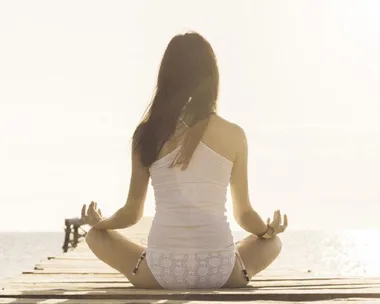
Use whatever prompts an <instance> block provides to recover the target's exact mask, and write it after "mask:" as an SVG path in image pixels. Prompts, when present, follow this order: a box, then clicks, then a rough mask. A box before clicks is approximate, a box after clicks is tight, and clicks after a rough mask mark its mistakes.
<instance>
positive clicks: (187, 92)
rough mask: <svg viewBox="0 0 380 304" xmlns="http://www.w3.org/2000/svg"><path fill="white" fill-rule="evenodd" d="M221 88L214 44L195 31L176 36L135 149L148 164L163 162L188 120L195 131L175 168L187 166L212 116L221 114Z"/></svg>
mask: <svg viewBox="0 0 380 304" xmlns="http://www.w3.org/2000/svg"><path fill="white" fill-rule="evenodd" d="M218 90H219V71H218V66H217V62H216V58H215V54H214V51H213V49H212V47H211V45H210V43H209V42H208V41H207V40H206V39H205V38H203V37H202V36H201V35H200V34H198V33H195V32H190V33H186V34H183V35H177V36H175V37H174V38H172V39H171V41H170V42H169V44H168V46H167V48H166V51H165V53H164V56H163V58H162V61H161V65H160V69H159V73H158V79H157V85H156V89H155V94H154V97H153V100H152V102H151V103H150V105H149V106H148V109H147V111H146V112H145V115H144V117H143V119H142V122H141V123H140V124H139V125H138V126H137V128H136V130H135V132H134V134H133V149H135V150H137V151H138V153H139V155H140V159H141V161H142V163H143V165H144V166H147V167H150V166H151V165H152V163H153V162H155V161H156V160H157V157H158V155H159V153H160V151H161V149H162V147H163V146H164V144H165V143H166V141H168V140H169V139H170V138H171V137H172V136H173V134H174V132H175V130H176V127H177V123H178V120H179V118H180V117H184V118H185V121H186V124H187V125H188V127H189V128H188V130H187V131H186V134H185V138H184V144H183V145H182V146H181V150H180V151H179V154H178V155H177V157H176V161H175V164H174V163H173V164H172V165H182V168H186V167H187V165H188V163H189V161H190V159H191V156H192V155H193V153H194V150H195V148H196V147H197V145H198V144H199V141H200V140H201V138H202V136H203V134H204V132H205V130H206V128H207V125H208V122H209V117H210V115H211V114H213V113H215V112H216V110H217V103H216V100H217V98H218ZM189 101H190V102H189Z"/></svg>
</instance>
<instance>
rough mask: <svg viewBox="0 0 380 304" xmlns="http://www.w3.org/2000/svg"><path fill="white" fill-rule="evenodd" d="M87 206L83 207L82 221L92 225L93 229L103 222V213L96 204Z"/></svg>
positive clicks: (92, 203)
mask: <svg viewBox="0 0 380 304" xmlns="http://www.w3.org/2000/svg"><path fill="white" fill-rule="evenodd" d="M86 209H87V206H86V204H84V205H83V207H82V221H83V223H85V224H87V225H90V226H91V227H93V226H95V225H96V224H97V223H99V222H100V221H101V220H103V216H102V211H101V210H100V209H99V208H98V204H97V203H96V202H93V201H92V202H91V203H90V205H89V206H88V209H87V210H86Z"/></svg>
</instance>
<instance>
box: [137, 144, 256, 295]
mask: <svg viewBox="0 0 380 304" xmlns="http://www.w3.org/2000/svg"><path fill="white" fill-rule="evenodd" d="M179 150H180V147H178V148H177V149H175V150H174V151H172V152H171V153H169V154H168V155H166V156H164V157H162V158H160V159H159V160H157V161H155V162H154V163H153V164H152V166H151V167H150V168H149V171H150V175H151V178H152V186H153V189H154V195H155V200H156V214H155V217H154V219H153V222H152V227H151V229H150V232H149V235H148V247H147V249H146V250H145V251H144V252H143V253H142V254H141V256H140V258H139V260H138V262H137V265H136V267H135V269H134V270H133V274H136V273H137V270H138V267H139V264H140V262H141V261H142V260H143V259H144V258H146V261H147V265H148V267H149V269H150V271H151V272H152V274H153V276H154V277H155V279H156V280H157V282H158V283H159V284H160V285H161V286H162V287H163V288H170V289H178V288H184V289H187V288H220V287H223V286H224V284H225V283H226V282H227V280H228V278H229V277H230V274H231V272H232V270H233V268H234V266H235V261H236V257H237V258H238V259H239V261H240V264H241V267H242V271H243V275H244V276H245V278H246V280H247V281H249V277H248V274H247V271H246V269H245V267H244V264H243V261H242V260H241V257H240V255H239V252H238V251H237V249H236V248H235V245H234V241H233V236H232V232H231V229H230V227H229V223H228V221H227V217H226V215H225V213H226V206H225V204H226V195H227V187H228V185H229V182H230V178H231V171H232V166H233V163H232V162H231V161H230V160H228V159H226V158H225V157H223V156H222V155H220V154H218V153H216V152H215V151H214V150H212V149H211V148H209V147H208V146H207V145H206V144H204V143H202V142H200V143H199V145H198V146H197V148H196V149H195V151H194V154H193V155H192V157H191V160H190V163H189V165H188V167H187V168H186V169H185V170H181V168H180V167H170V165H171V164H172V162H173V160H174V159H175V157H176V156H177V154H178V152H179Z"/></svg>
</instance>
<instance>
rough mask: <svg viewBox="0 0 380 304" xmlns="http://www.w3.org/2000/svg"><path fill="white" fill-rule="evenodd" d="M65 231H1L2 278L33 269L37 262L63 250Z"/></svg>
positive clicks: (0, 256) (0, 265)
mask: <svg viewBox="0 0 380 304" xmlns="http://www.w3.org/2000/svg"><path fill="white" fill-rule="evenodd" d="M63 240H64V233H63V232H43V233H40V232H30V233H29V232H27V233H24V232H0V279H3V278H7V277H13V276H16V275H19V274H21V272H22V271H26V270H33V267H34V265H35V264H36V263H39V262H40V261H41V260H45V259H46V258H47V257H48V256H52V255H58V254H60V253H61V252H62V249H61V247H62V245H63Z"/></svg>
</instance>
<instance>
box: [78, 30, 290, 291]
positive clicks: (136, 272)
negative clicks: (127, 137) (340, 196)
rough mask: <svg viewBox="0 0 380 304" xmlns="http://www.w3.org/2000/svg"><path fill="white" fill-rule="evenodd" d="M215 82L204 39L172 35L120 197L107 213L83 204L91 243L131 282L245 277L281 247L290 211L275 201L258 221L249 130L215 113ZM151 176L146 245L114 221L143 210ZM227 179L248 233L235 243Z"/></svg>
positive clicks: (129, 219)
mask: <svg viewBox="0 0 380 304" xmlns="http://www.w3.org/2000/svg"><path fill="white" fill-rule="evenodd" d="M218 87H219V72H218V67H217V61H216V58H215V55H214V51H213V49H212V47H211V46H210V44H209V43H208V42H207V41H206V40H205V39H204V38H203V37H202V36H201V35H199V34H197V33H193V32H191V33H186V34H184V35H178V36H175V37H174V38H173V39H172V40H171V41H170V43H169V45H168V46H167V49H166V51H165V53H164V56H163V58H162V62H161V66H160V69H159V73H158V80H157V87H156V91H155V94H154V98H153V101H152V103H151V104H150V106H149V109H148V111H147V113H146V114H145V116H144V118H143V120H142V122H141V123H140V124H139V125H138V126H137V128H136V130H135V132H134V135H133V141H132V173H131V174H132V176H131V181H130V188H129V194H128V198H127V202H126V204H125V205H124V206H122V207H121V208H120V209H119V210H118V211H117V212H116V213H115V214H114V215H112V216H111V217H109V218H103V217H102V215H101V212H100V209H99V208H98V206H97V204H96V203H95V202H91V203H90V205H89V206H88V208H87V206H86V205H84V206H83V208H82V220H83V222H85V223H86V224H89V225H90V226H92V228H91V229H90V230H89V232H88V234H87V236H86V242H87V243H88V246H89V247H90V249H91V250H92V251H93V253H94V254H95V255H96V256H97V257H98V258H99V259H100V260H102V261H103V262H105V263H107V264H108V265H110V266H111V267H113V268H115V269H116V270H118V271H119V272H120V273H122V274H123V275H125V276H126V277H127V278H128V280H129V281H130V282H131V283H132V284H133V285H134V286H136V287H139V288H168V289H178V288H181V289H188V288H214V289H215V288H222V287H226V288H238V287H244V286H246V285H247V283H248V282H249V280H250V279H251V277H252V276H254V275H256V274H257V273H259V272H260V271H262V270H263V269H265V268H266V267H267V266H268V265H270V264H271V263H272V262H273V261H274V260H275V259H276V257H277V256H278V255H279V253H280V251H281V242H280V239H279V238H278V236H277V234H279V233H282V232H284V230H285V229H286V227H287V225H288V221H287V217H286V215H284V216H282V215H281V213H280V211H278V210H277V211H275V212H274V216H273V219H272V220H269V219H268V221H267V222H264V221H263V220H262V219H261V217H260V216H259V215H258V214H257V212H256V211H255V210H254V209H253V208H252V206H251V203H250V200H249V195H248V193H249V190H248V180H247V155H248V152H247V139H246V136H245V133H244V130H243V129H242V128H241V127H239V126H238V125H236V124H234V123H231V122H229V121H227V120H225V119H223V118H222V117H220V116H219V115H217V97H218ZM232 102H233V101H232ZM150 179H151V183H152V186H153V189H154V196H155V206H156V211H155V216H154V218H153V222H152V226H151V229H150V232H149V236H148V243H147V246H143V245H140V244H138V243H135V242H133V241H131V240H129V239H128V238H126V237H125V236H123V235H122V234H120V233H119V232H118V231H116V230H117V229H122V228H127V227H130V226H132V225H134V224H136V223H137V222H138V221H139V220H140V219H141V218H142V215H143V210H144V202H145V197H146V193H147V188H148V183H149V180H150ZM228 186H230V189H231V195H232V202H233V214H234V217H235V219H236V221H237V223H238V224H239V225H240V226H241V227H242V228H243V229H244V230H246V231H248V232H249V233H250V235H248V236H247V237H246V238H245V239H243V240H241V241H240V242H238V243H236V244H235V243H234V240H233V237H232V233H231V229H230V226H229V223H228V221H227V218H226V195H227V188H228Z"/></svg>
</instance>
